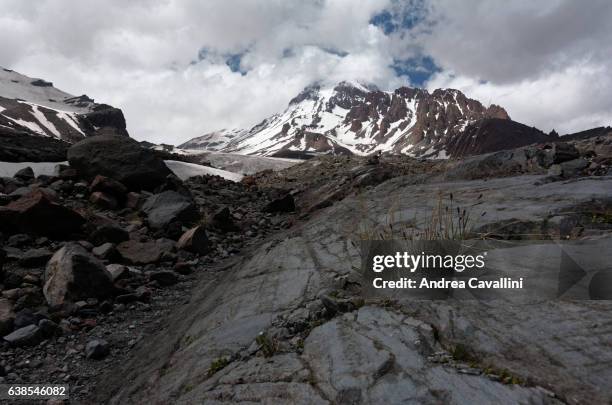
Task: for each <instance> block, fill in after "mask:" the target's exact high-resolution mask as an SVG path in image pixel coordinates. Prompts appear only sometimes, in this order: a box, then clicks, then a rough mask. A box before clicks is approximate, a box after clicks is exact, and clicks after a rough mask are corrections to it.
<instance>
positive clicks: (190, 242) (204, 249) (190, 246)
mask: <svg viewBox="0 0 612 405" xmlns="http://www.w3.org/2000/svg"><path fill="white" fill-rule="evenodd" d="M176 247H177V248H178V249H182V250H187V251H189V252H193V253H197V254H201V255H205V254H206V253H208V251H209V249H210V241H209V240H208V236H207V235H206V231H205V230H204V227H203V226H201V225H200V226H196V227H195V228H191V229H190V230H188V231H187V232H185V233H184V234H183V236H181V238H180V239H179V241H178V242H177V244H176Z"/></svg>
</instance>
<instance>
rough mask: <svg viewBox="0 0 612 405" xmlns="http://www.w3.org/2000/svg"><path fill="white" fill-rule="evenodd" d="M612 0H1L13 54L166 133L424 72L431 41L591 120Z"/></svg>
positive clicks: (481, 86) (605, 86) (141, 133)
mask: <svg viewBox="0 0 612 405" xmlns="http://www.w3.org/2000/svg"><path fill="white" fill-rule="evenodd" d="M607 3H608V2H606V1H603V0H593V1H592V2H589V6H588V7H586V6H584V5H583V6H582V7H581V6H580V4H578V2H574V1H570V0H566V1H561V0H559V1H554V0H553V1H550V2H546V3H544V2H510V3H509V2H494V1H487V2H476V1H474V2H469V1H468V2H455V1H450V0H432V1H422V0H410V1H401V0H400V1H398V0H359V1H356V0H327V1H323V0H313V1H299V0H293V1H289V0H283V1H281V0H273V1H265V2H261V1H255V0H219V1H206V2H203V1H198V0H136V1H130V2H125V1H121V0H84V1H79V2H69V3H68V2H65V1H57V0H37V1H28V2H24V1H20V0H0V38H3V39H4V40H3V41H0V64H2V65H3V66H7V67H10V68H13V69H15V70H17V71H19V72H21V73H24V74H27V75H30V76H37V77H42V78H45V79H47V80H51V81H53V82H54V83H55V85H56V86H57V87H58V88H60V89H62V90H65V91H68V92H70V93H74V94H81V93H87V94H88V95H90V96H92V97H94V98H95V99H96V100H98V101H100V102H107V103H109V104H113V105H116V106H118V107H120V108H122V109H123V110H124V112H125V114H126V117H127V121H128V129H129V131H130V133H131V135H132V136H133V137H135V138H137V139H147V140H150V141H153V142H166V143H174V144H176V143H180V142H182V141H185V140H187V139H189V138H191V137H194V136H198V135H201V134H202V133H204V132H207V131H212V130H215V129H220V128H224V127H246V126H250V125H253V124H255V123H256V122H258V121H260V120H261V119H263V118H265V117H266V116H268V115H270V114H273V113H276V112H279V111H281V110H283V109H284V108H285V107H286V105H287V102H288V101H289V100H290V99H291V98H292V97H294V96H295V95H296V94H297V93H298V92H299V91H300V90H301V89H302V88H303V87H305V86H306V85H308V84H310V83H312V82H313V81H318V80H325V81H329V82H335V81H339V80H345V79H346V80H351V79H358V80H364V81H368V82H373V83H375V84H377V85H378V86H379V87H381V88H383V89H392V88H395V87H398V86H400V85H405V84H409V83H410V78H409V77H407V76H405V74H406V71H407V70H409V69H407V68H406V67H405V66H404V67H401V68H398V63H400V64H401V63H402V61H410V60H423V58H424V57H425V58H427V59H426V60H427V61H432V63H434V64H435V66H436V69H434V70H432V72H431V73H432V74H433V76H432V77H431V78H430V79H429V81H428V82H427V83H426V86H427V87H436V86H444V87H457V88H460V89H462V90H464V91H466V92H467V93H468V95H470V96H472V97H476V98H479V99H481V101H483V102H485V103H487V102H494V103H498V104H501V105H503V106H505V107H507V109H508V110H509V112H510V114H511V115H512V116H513V118H515V119H517V120H519V121H522V122H525V123H527V124H529V125H536V126H541V127H543V128H544V129H548V128H552V127H555V128H557V129H558V130H564V129H575V128H577V129H583V128H584V127H588V126H592V125H596V124H597V125H598V124H603V123H609V121H610V116H609V114H608V113H607V111H612V108H610V107H612V100H611V96H610V95H611V94H612V92H611V91H610V90H611V89H612V88H611V86H612V84H611V83H610V80H609V79H608V77H610V73H611V72H610V64H609V62H608V61H609V60H610V56H611V55H612V53H611V51H610V49H611V46H610V44H608V43H607V41H606V39H607V38H609V37H610V34H611V32H610V29H611V28H610V26H609V24H606V23H605V22H606V21H609V18H610V6H608V4H607ZM381 16H382V18H381ZM373 18H374V20H373ZM372 21H382V24H372ZM385 24H386V25H385ZM6 39H10V40H6ZM228 61H230V63H229V65H228V63H227V62H228ZM398 61H399V62H398ZM422 74H423V72H421V75H422ZM402 75H404V76H402ZM424 77H426V75H425V76H424Z"/></svg>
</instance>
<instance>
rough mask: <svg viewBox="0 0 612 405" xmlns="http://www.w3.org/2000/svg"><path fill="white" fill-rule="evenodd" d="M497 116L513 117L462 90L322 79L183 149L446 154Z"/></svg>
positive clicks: (293, 153)
mask: <svg viewBox="0 0 612 405" xmlns="http://www.w3.org/2000/svg"><path fill="white" fill-rule="evenodd" d="M491 118H493V119H500V120H509V119H510V117H509V116H508V114H507V113H506V110H504V109H503V108H502V107H500V106H497V105H491V106H488V107H485V106H484V105H482V104H481V103H480V102H479V101H477V100H474V99H470V98H468V97H467V96H465V95H464V94H463V93H462V92H461V91H459V90H456V89H437V90H434V91H433V92H432V93H429V92H428V91H427V90H424V89H420V88H412V87H400V88H398V89H396V90H395V91H381V90H379V89H378V88H377V87H376V86H374V85H371V84H366V83H363V82H361V81H354V80H352V81H349V80H346V81H341V82H337V83H334V84H326V83H322V82H316V83H312V84H311V85H309V86H307V87H305V88H304V90H302V91H301V92H300V93H299V94H298V95H297V96H296V97H295V98H293V99H292V100H291V101H290V103H289V106H288V107H287V109H286V110H285V111H284V112H282V113H279V114H275V115H273V116H271V117H269V118H266V119H264V120H263V121H262V122H260V123H259V124H257V125H255V126H254V127H252V128H251V129H247V130H243V131H240V130H239V131H234V132H233V133H229V134H228V133H227V132H225V131H217V132H215V133H212V134H207V135H204V136H202V137H199V138H195V139H194V140H192V141H190V142H187V143H186V144H184V145H189V146H190V147H192V148H193V147H196V148H207V147H213V148H214V149H215V150H220V151H225V152H236V153H242V154H257V155H273V156H296V154H297V155H299V154H300V153H306V154H310V153H315V152H316V153H334V154H357V155H366V154H370V153H373V152H378V151H389V152H395V153H403V154H408V155H411V156H425V157H446V156H448V153H447V152H450V151H451V149H449V145H450V142H451V140H452V139H454V138H456V137H458V136H460V135H462V134H463V133H464V132H465V130H466V128H467V127H468V126H469V125H470V124H473V123H477V122H480V121H481V120H484V119H491ZM452 150H459V149H457V148H455V149H452ZM465 150H466V149H465V148H462V149H461V152H462V153H464V151H465Z"/></svg>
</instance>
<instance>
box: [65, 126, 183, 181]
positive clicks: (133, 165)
mask: <svg viewBox="0 0 612 405" xmlns="http://www.w3.org/2000/svg"><path fill="white" fill-rule="evenodd" d="M68 161H69V162H70V166H72V167H74V168H75V169H76V170H77V171H78V173H79V174H80V175H81V176H83V177H85V178H89V179H92V178H94V177H95V176H97V175H99V174H101V175H103V176H108V177H111V178H113V179H115V180H117V181H119V182H121V183H122V184H124V185H125V186H126V187H127V188H128V189H130V190H141V189H145V190H152V189H154V188H155V187H157V186H158V185H159V184H160V183H162V182H163V181H164V180H165V178H166V176H168V175H169V174H171V171H170V169H168V168H167V167H166V165H165V164H164V162H163V161H162V160H161V159H159V158H158V157H157V156H156V155H155V154H154V153H153V152H152V151H150V150H147V149H144V148H142V147H141V146H140V145H139V144H138V142H136V141H134V140H133V139H131V138H127V137H124V136H117V135H98V136H94V137H90V138H86V139H84V140H82V141H80V142H78V143H77V144H75V145H73V146H72V147H71V148H70V149H68Z"/></svg>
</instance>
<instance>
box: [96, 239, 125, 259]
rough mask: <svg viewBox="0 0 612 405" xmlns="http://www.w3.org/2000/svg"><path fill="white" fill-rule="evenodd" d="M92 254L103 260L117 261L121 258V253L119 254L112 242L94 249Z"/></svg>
mask: <svg viewBox="0 0 612 405" xmlns="http://www.w3.org/2000/svg"><path fill="white" fill-rule="evenodd" d="M91 253H93V254H94V256H96V257H97V258H99V259H102V260H115V259H117V258H118V257H119V253H118V252H117V249H116V248H115V245H114V244H112V243H110V242H107V243H104V244H103V245H100V246H97V247H95V248H93V249H92V250H91Z"/></svg>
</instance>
